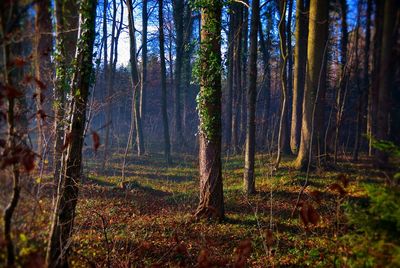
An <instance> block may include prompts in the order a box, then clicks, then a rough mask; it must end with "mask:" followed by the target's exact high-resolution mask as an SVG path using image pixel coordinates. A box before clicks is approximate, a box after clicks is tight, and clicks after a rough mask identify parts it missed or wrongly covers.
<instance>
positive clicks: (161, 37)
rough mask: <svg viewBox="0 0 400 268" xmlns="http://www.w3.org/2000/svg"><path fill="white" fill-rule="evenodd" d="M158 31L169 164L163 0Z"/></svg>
mask: <svg viewBox="0 0 400 268" xmlns="http://www.w3.org/2000/svg"><path fill="white" fill-rule="evenodd" d="M158 27H159V28H158V31H159V40H160V42H159V43H160V62H161V114H162V121H163V127H164V157H165V161H166V163H167V164H170V163H171V144H170V137H169V126H168V113H167V81H166V68H165V51H164V17H163V0H160V1H158Z"/></svg>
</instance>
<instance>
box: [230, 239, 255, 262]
mask: <svg viewBox="0 0 400 268" xmlns="http://www.w3.org/2000/svg"><path fill="white" fill-rule="evenodd" d="M250 254H251V241H250V239H246V240H243V241H242V242H240V244H239V246H238V247H237V248H236V252H235V258H234V264H233V267H236V268H243V267H246V263H247V259H248V258H249V257H250Z"/></svg>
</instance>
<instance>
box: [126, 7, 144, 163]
mask: <svg viewBox="0 0 400 268" xmlns="http://www.w3.org/2000/svg"><path fill="white" fill-rule="evenodd" d="M127 7H128V18H129V42H130V63H131V81H132V87H133V99H134V102H133V104H134V107H132V110H133V116H134V118H135V123H136V145H137V154H138V155H139V156H140V155H142V154H143V153H144V144H143V129H142V120H141V118H140V107H139V106H140V104H139V96H138V95H139V90H140V88H139V86H140V85H139V83H140V81H139V71H138V63H137V59H136V38H135V20H134V14H133V6H132V0H128V1H127Z"/></svg>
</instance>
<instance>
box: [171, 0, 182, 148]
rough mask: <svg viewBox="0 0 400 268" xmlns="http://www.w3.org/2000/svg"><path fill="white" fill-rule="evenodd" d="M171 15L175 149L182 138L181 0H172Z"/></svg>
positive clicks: (180, 144) (179, 146)
mask: <svg viewBox="0 0 400 268" xmlns="http://www.w3.org/2000/svg"><path fill="white" fill-rule="evenodd" d="M172 3H173V17H174V25H175V32H176V38H175V46H176V47H175V50H176V51H175V53H176V60H175V92H174V121H175V122H174V123H175V124H174V125H175V137H174V147H175V151H177V150H178V148H181V147H182V144H184V138H183V135H182V117H181V88H182V63H183V16H182V15H183V12H184V10H183V8H184V1H183V0H173V1H172Z"/></svg>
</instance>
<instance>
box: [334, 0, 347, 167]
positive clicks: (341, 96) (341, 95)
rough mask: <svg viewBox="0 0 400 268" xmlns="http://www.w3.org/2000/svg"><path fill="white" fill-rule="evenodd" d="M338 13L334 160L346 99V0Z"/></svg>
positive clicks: (335, 160) (342, 1)
mask: <svg viewBox="0 0 400 268" xmlns="http://www.w3.org/2000/svg"><path fill="white" fill-rule="evenodd" d="M339 4H340V14H341V21H342V24H341V34H342V36H341V37H342V38H341V48H340V52H341V55H340V58H341V62H340V63H341V75H340V81H339V87H338V91H337V93H336V126H335V140H334V162H335V163H336V162H337V155H338V143H339V134H340V128H341V124H342V120H343V109H344V103H345V101H346V94H345V91H346V88H347V83H348V71H347V69H348V67H347V43H348V34H347V2H346V0H340V1H339Z"/></svg>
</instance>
